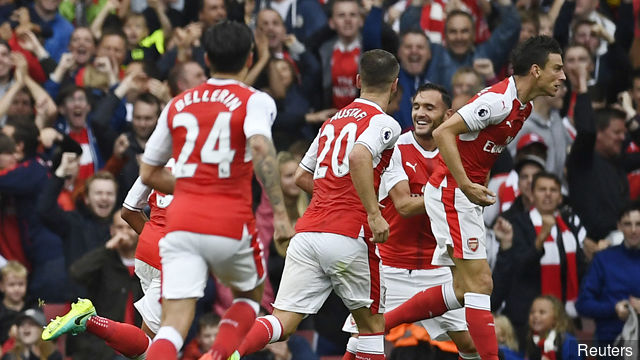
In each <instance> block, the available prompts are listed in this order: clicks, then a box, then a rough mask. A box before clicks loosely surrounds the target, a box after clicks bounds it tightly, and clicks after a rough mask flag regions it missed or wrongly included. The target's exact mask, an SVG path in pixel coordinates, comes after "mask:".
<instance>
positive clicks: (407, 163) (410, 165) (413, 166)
mask: <svg viewBox="0 0 640 360" xmlns="http://www.w3.org/2000/svg"><path fill="white" fill-rule="evenodd" d="M405 165H407V166H408V167H410V168H412V169H413V172H417V171H416V166H418V163H415V164H411V163H410V162H408V161H407V162H405Z"/></svg>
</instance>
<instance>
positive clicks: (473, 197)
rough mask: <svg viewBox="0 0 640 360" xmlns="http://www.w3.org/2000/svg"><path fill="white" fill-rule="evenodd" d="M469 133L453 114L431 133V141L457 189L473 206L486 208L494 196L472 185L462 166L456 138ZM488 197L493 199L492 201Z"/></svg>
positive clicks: (460, 120)
mask: <svg viewBox="0 0 640 360" xmlns="http://www.w3.org/2000/svg"><path fill="white" fill-rule="evenodd" d="M467 132H469V129H468V128H467V124H466V123H465V122H464V120H463V119H462V116H460V114H459V113H455V114H453V116H451V117H450V118H449V119H448V120H447V121H445V122H444V123H443V124H442V125H440V126H439V127H438V128H437V129H435V130H434V131H433V139H434V140H435V141H436V144H437V145H438V149H439V150H440V155H441V156H442V159H443V160H444V162H445V164H447V167H448V168H449V171H450V172H451V175H453V177H454V178H455V180H456V183H457V184H458V187H459V188H460V190H462V192H463V193H464V194H465V195H466V196H467V198H469V201H471V202H472V203H474V204H477V205H481V206H488V205H491V204H493V203H494V202H495V196H496V195H495V194H494V193H493V192H492V191H491V190H489V189H487V188H486V187H484V186H482V185H480V184H475V183H472V182H471V180H469V177H468V176H467V173H466V172H465V170H464V167H463V166H462V159H461V158H460V152H459V151H458V145H457V143H456V137H457V136H458V135H460V134H464V133H467ZM489 196H491V197H494V198H493V199H491V198H489Z"/></svg>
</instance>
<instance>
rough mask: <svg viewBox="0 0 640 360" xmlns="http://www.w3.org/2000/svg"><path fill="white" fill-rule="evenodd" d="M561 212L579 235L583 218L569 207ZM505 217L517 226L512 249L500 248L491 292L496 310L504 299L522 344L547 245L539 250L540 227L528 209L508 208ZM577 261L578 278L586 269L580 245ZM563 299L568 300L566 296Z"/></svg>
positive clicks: (539, 284)
mask: <svg viewBox="0 0 640 360" xmlns="http://www.w3.org/2000/svg"><path fill="white" fill-rule="evenodd" d="M561 214H562V218H563V219H564V221H565V223H566V224H567V226H569V229H570V230H571V232H573V234H574V236H575V237H576V239H578V233H579V232H580V229H581V228H582V226H581V224H580V219H579V218H578V217H577V216H576V215H575V214H573V212H572V211H571V210H570V209H568V208H564V209H563V210H561ZM503 217H505V219H507V220H508V221H509V222H510V223H511V225H512V227H513V246H512V247H511V248H510V249H509V250H506V251H503V250H500V251H499V252H498V258H497V261H496V266H495V268H494V270H493V283H494V288H493V293H492V294H491V307H492V311H496V310H498V309H499V308H500V307H501V306H502V303H503V302H504V309H503V311H502V313H503V314H504V315H506V316H507V317H508V318H509V320H511V322H512V323H513V326H514V328H515V330H516V334H517V336H518V340H519V342H520V344H524V343H525V342H524V341H525V339H526V334H527V329H528V318H529V308H530V307H531V304H532V303H533V300H534V299H535V298H536V297H537V296H538V295H540V293H541V282H540V258H541V257H542V256H543V255H544V249H542V250H540V251H538V250H537V249H536V248H535V239H536V231H535V228H534V227H533V223H531V218H530V217H529V212H528V211H524V210H523V209H521V210H517V211H512V212H505V214H503ZM564 255H565V254H564V253H561V254H560V258H561V264H560V266H561V268H562V273H563V275H564V274H565V273H566V258H565V256H564ZM576 265H577V273H578V279H580V278H581V277H582V274H584V272H585V270H586V260H585V257H584V254H583V252H582V249H581V248H580V247H578V249H577V251H576ZM562 279H563V284H562V288H563V293H564V292H566V284H565V283H564V279H566V277H565V276H563V277H562ZM563 297H564V296H563ZM560 300H561V301H563V302H564V300H565V299H560Z"/></svg>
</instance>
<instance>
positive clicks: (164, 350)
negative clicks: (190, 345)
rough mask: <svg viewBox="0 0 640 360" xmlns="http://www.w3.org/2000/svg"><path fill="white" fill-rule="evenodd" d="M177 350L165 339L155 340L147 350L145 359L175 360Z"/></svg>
mask: <svg viewBox="0 0 640 360" xmlns="http://www.w3.org/2000/svg"><path fill="white" fill-rule="evenodd" d="M177 358H178V350H176V347H175V346H174V345H173V343H171V341H169V340H167V339H159V340H155V341H154V342H153V343H152V344H151V346H150V347H149V350H147V360H176V359H177Z"/></svg>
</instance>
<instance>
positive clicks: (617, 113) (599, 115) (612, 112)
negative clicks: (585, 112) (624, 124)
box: [594, 108, 627, 131]
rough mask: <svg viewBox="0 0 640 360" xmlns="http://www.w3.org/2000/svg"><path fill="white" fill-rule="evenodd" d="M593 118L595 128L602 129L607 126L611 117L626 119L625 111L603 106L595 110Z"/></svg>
mask: <svg viewBox="0 0 640 360" xmlns="http://www.w3.org/2000/svg"><path fill="white" fill-rule="evenodd" d="M594 119H595V122H596V130H597V131H604V130H606V129H607V128H608V127H609V125H610V124H611V120H612V119H620V120H622V121H625V120H627V113H625V112H624V111H622V110H619V109H614V108H605V109H601V110H596V112H595V114H594Z"/></svg>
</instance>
